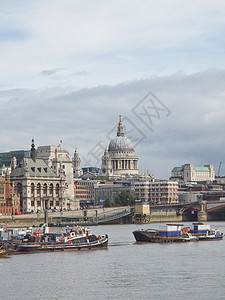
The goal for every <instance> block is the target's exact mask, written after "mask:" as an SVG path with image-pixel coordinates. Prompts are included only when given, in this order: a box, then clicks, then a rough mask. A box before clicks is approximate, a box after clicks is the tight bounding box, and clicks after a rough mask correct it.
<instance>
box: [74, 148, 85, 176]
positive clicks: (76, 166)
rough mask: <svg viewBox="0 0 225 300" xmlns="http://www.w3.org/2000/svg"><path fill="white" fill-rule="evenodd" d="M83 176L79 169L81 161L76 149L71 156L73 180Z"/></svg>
mask: <svg viewBox="0 0 225 300" xmlns="http://www.w3.org/2000/svg"><path fill="white" fill-rule="evenodd" d="M82 175H83V170H82V168H81V159H80V157H79V154H78V152H77V147H76V148H75V152H74V156H73V178H79V177H81V176H82Z"/></svg>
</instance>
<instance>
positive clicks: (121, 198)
mask: <svg viewBox="0 0 225 300" xmlns="http://www.w3.org/2000/svg"><path fill="white" fill-rule="evenodd" d="M137 199H138V197H137V196H136V195H135V194H132V193H129V192H121V193H119V194H118V195H117V196H116V198H115V205H116V206H128V205H130V206H132V205H134V203H135V200H137Z"/></svg>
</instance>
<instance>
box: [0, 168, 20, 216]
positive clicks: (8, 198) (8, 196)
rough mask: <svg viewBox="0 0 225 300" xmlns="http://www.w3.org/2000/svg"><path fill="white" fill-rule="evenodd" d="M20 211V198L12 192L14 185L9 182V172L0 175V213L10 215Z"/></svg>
mask: <svg viewBox="0 0 225 300" xmlns="http://www.w3.org/2000/svg"><path fill="white" fill-rule="evenodd" d="M16 212H20V199H19V197H18V196H17V195H16V194H15V192H14V185H11V184H10V177H9V174H8V173H6V174H5V177H0V213H1V214H2V215H11V214H15V213H16Z"/></svg>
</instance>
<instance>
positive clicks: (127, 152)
mask: <svg viewBox="0 0 225 300" xmlns="http://www.w3.org/2000/svg"><path fill="white" fill-rule="evenodd" d="M136 174H138V157H137V156H136V155H135V153H134V148H133V145H132V143H131V141H130V140H129V139H128V138H127V137H126V136H125V135H124V128H123V124H122V121H121V116H120V117H119V123H118V129H117V136H116V137H115V138H113V139H112V140H111V141H110V143H109V146H108V149H105V153H104V155H103V157H102V167H101V175H102V176H108V177H121V176H126V175H136Z"/></svg>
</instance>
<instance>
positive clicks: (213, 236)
mask: <svg viewBox="0 0 225 300" xmlns="http://www.w3.org/2000/svg"><path fill="white" fill-rule="evenodd" d="M198 239H199V241H204V240H221V239H223V233H221V232H220V231H219V230H218V229H209V230H207V232H206V234H204V235H200V236H199V237H198Z"/></svg>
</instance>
